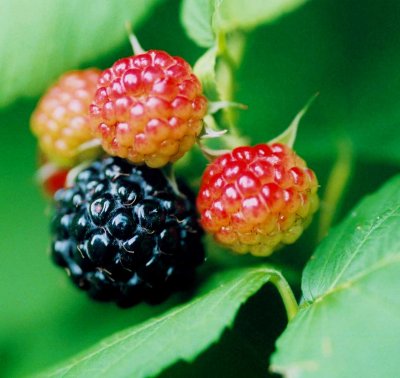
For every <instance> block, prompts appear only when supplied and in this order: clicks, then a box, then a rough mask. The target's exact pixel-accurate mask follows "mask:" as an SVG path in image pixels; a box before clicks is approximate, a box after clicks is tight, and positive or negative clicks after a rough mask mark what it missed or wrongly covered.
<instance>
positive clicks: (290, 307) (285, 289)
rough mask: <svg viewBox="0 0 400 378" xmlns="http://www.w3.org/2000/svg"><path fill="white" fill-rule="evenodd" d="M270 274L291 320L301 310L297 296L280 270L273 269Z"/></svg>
mask: <svg viewBox="0 0 400 378" xmlns="http://www.w3.org/2000/svg"><path fill="white" fill-rule="evenodd" d="M270 275H271V279H270V281H271V282H272V283H273V284H274V285H275V287H276V288H277V290H278V292H279V294H280V296H281V298H282V301H283V305H284V306H285V309H286V315H287V318H288V321H289V322H290V321H291V320H292V319H293V318H294V317H295V316H296V314H297V311H298V310H299V306H298V304H297V301H296V298H295V296H294V294H293V291H292V289H291V288H290V286H289V284H288V282H287V281H286V279H285V278H284V277H283V275H282V274H281V273H280V272H277V271H276V270H271V272H270Z"/></svg>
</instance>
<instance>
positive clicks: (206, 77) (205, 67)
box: [193, 46, 220, 101]
mask: <svg viewBox="0 0 400 378" xmlns="http://www.w3.org/2000/svg"><path fill="white" fill-rule="evenodd" d="M216 60H217V48H216V46H213V47H211V48H210V49H208V50H207V51H206V52H205V53H204V54H203V55H202V56H201V57H200V58H199V59H198V60H197V62H196V64H195V65H194V67H193V71H194V73H195V74H196V75H197V77H198V78H199V79H200V81H201V83H202V85H203V89H204V93H205V95H206V96H207V98H208V99H209V100H211V101H217V100H218V99H219V98H220V96H219V94H218V88H217V80H216V75H215V65H216Z"/></svg>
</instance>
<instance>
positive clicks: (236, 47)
mask: <svg viewBox="0 0 400 378" xmlns="http://www.w3.org/2000/svg"><path fill="white" fill-rule="evenodd" d="M244 42H245V39H244V38H243V37H242V36H241V35H236V36H234V35H230V38H229V40H228V38H227V36H226V34H225V33H220V34H219V36H218V55H219V57H220V61H219V66H218V78H219V82H220V85H219V88H220V91H221V97H222V100H223V101H228V102H232V101H233V100H234V97H235V91H236V86H235V74H236V71H237V68H238V67H239V65H240V62H241V60H242V55H243V47H244ZM223 115H224V120H225V123H226V125H227V126H228V128H229V130H230V131H231V133H232V135H233V136H239V135H240V133H239V131H238V129H237V127H236V121H237V113H236V111H235V109H233V108H232V107H227V108H225V109H224V113H223Z"/></svg>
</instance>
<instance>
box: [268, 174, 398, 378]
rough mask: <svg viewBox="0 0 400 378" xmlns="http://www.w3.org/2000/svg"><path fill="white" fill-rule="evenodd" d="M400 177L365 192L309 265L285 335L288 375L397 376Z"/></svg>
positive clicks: (281, 358) (281, 351)
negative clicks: (370, 192)
mask: <svg viewBox="0 0 400 378" xmlns="http://www.w3.org/2000/svg"><path fill="white" fill-rule="evenodd" d="M399 229H400V176H396V177H394V178H393V179H392V180H390V181H389V182H388V183H387V184H386V185H385V186H384V187H383V188H382V189H381V190H379V191H378V192H377V193H376V194H374V195H372V196H369V197H367V198H366V199H364V200H363V201H362V202H361V203H360V204H359V206H357V207H356V208H355V209H354V211H352V212H351V213H350V215H349V216H348V217H347V219H346V220H345V221H344V222H343V223H342V224H341V225H340V226H338V227H337V228H336V229H334V230H333V231H332V233H331V234H330V235H328V237H327V238H326V239H325V240H324V241H323V242H322V244H321V245H320V247H319V248H318V249H317V251H316V253H315V255H314V257H312V258H311V260H310V262H309V263H308V265H307V266H306V269H305V271H304V276H303V282H302V291H303V296H304V303H303V305H302V306H301V307H302V309H301V310H300V311H299V313H298V315H297V316H296V317H295V318H294V320H293V322H291V323H290V324H289V327H288V328H287V330H286V331H285V332H284V334H283V335H282V336H281V338H280V339H279V340H278V343H277V352H276V353H275V355H274V356H273V358H272V364H273V371H275V372H279V373H281V374H283V375H284V376H285V377H299V378H300V377H327V378H330V377H332V378H333V377H344V378H345V377H371V378H372V377H395V376H397V375H398V371H399V370H398V369H399V363H398V346H399V340H400V299H399V298H400V297H399V295H398V292H399V287H400V238H399Z"/></svg>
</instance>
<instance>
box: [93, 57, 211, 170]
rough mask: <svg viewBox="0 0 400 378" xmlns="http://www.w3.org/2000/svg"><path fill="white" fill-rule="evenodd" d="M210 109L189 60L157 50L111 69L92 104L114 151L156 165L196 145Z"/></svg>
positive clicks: (96, 125) (106, 144)
mask: <svg viewBox="0 0 400 378" xmlns="http://www.w3.org/2000/svg"><path fill="white" fill-rule="evenodd" d="M206 110H207V100H206V98H205V97H204V96H203V95H202V87H201V83H200V81H199V79H198V78H197V77H196V76H195V75H194V74H193V72H192V70H191V68H190V66H189V64H188V63H187V62H186V61H185V60H183V59H182V58H180V57H173V56H171V55H169V54H167V53H166V52H164V51H154V50H151V51H148V52H145V53H143V54H138V55H135V56H131V57H128V58H123V59H120V60H118V61H117V62H115V63H114V65H113V66H112V67H111V68H109V69H107V70H105V71H104V72H103V73H102V75H101V76H100V78H99V81H98V85H97V91H96V95H95V98H94V101H93V104H92V105H91V107H90V113H91V119H92V127H93V131H94V133H95V135H96V136H97V137H99V138H100V139H101V142H102V145H103V148H104V150H105V151H106V152H107V153H108V154H110V155H113V156H119V157H122V158H127V159H128V160H130V161H132V162H133V163H136V164H143V163H145V164H147V165H148V166H149V167H153V168H159V167H162V166H164V165H166V164H167V163H169V162H175V161H176V160H178V159H180V158H181V157H182V156H183V155H184V154H185V153H186V152H187V151H188V150H189V149H190V148H191V147H192V146H193V144H194V143H195V140H196V137H197V136H198V135H199V134H200V131H201V129H202V127H203V117H204V115H205V113H206Z"/></svg>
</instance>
